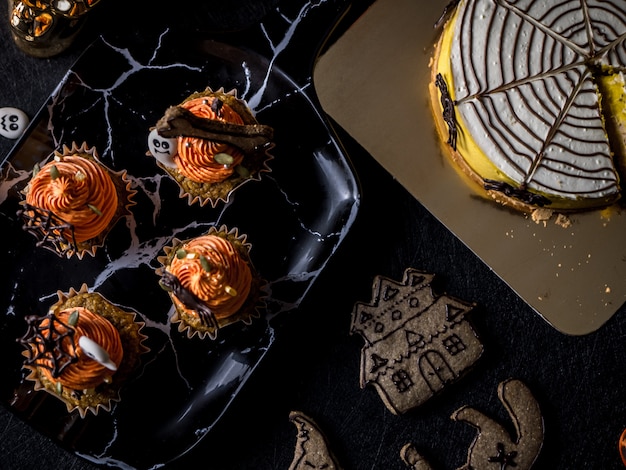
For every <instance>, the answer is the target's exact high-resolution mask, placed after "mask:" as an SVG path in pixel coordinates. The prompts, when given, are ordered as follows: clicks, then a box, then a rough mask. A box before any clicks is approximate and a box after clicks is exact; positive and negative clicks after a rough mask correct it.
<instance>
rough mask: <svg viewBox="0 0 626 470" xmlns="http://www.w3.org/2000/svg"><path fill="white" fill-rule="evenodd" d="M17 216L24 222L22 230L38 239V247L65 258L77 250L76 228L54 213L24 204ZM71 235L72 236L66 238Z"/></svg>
mask: <svg viewBox="0 0 626 470" xmlns="http://www.w3.org/2000/svg"><path fill="white" fill-rule="evenodd" d="M22 207H23V209H20V210H18V211H17V216H18V217H20V218H22V219H23V220H24V225H22V229H23V230H24V231H26V232H29V233H31V234H32V235H34V236H35V238H37V243H36V245H37V246H38V247H44V248H48V247H49V249H51V250H52V251H54V252H56V253H59V254H60V255H61V256H65V255H67V254H68V253H72V252H74V251H75V250H76V237H75V236H74V226H73V225H72V224H70V223H69V222H65V221H64V220H63V219H61V218H60V217H57V216H56V215H54V213H53V212H52V211H49V210H47V209H42V208H40V207H35V206H32V205H30V204H27V203H24V204H23V206H22ZM66 233H69V234H70V235H71V236H70V237H66V236H65V234H66Z"/></svg>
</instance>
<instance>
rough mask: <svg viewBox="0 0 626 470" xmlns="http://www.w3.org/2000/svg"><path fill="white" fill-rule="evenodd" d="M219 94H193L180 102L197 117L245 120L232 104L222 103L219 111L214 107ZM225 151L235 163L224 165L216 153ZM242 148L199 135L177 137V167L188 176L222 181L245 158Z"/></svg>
mask: <svg viewBox="0 0 626 470" xmlns="http://www.w3.org/2000/svg"><path fill="white" fill-rule="evenodd" d="M217 99H218V98H216V97H214V96H206V97H200V98H194V99H191V100H189V101H186V102H185V103H183V104H181V105H180V106H181V107H183V108H185V109H187V110H189V111H191V112H192V113H193V114H195V115H196V116H198V117H202V118H206V119H212V120H216V121H222V122H228V123H231V124H240V125H241V124H244V121H243V119H242V118H241V116H239V114H237V113H236V112H235V111H234V110H233V109H232V108H231V107H230V106H229V105H227V104H226V103H223V104H222V106H221V108H220V110H219V112H215V111H214V110H213V109H212V104H213V103H214V101H215V100H217ZM219 153H225V154H227V155H230V156H231V157H232V159H233V161H232V163H230V164H228V165H224V163H218V162H216V161H215V155H217V154H219ZM243 157H244V155H243V152H242V151H241V150H239V149H238V148H237V147H234V146H232V145H229V144H225V143H222V142H217V141H213V140H208V139H200V138H196V137H179V138H178V155H176V156H175V157H174V161H175V162H176V164H177V166H178V171H180V172H181V174H183V175H184V176H185V177H186V178H189V179H190V180H192V181H195V182H197V183H219V182H221V181H224V180H225V179H226V178H228V177H229V176H230V175H232V174H233V171H234V168H235V167H236V166H237V165H239V164H240V163H241V162H242V160H243Z"/></svg>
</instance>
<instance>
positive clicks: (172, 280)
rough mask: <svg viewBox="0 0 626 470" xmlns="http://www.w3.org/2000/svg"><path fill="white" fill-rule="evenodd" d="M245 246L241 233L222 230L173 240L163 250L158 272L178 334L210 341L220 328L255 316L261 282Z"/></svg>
mask: <svg viewBox="0 0 626 470" xmlns="http://www.w3.org/2000/svg"><path fill="white" fill-rule="evenodd" d="M250 248H251V246H250V244H248V243H246V236H245V235H239V233H238V231H237V229H232V230H228V229H227V228H226V227H225V226H221V227H220V228H219V229H218V228H215V227H211V229H210V230H209V231H208V232H207V233H205V234H203V235H200V236H198V237H195V238H191V239H189V240H186V241H180V240H178V239H174V241H173V244H172V246H170V247H166V248H165V255H164V256H161V257H159V258H158V260H159V262H160V263H161V267H160V268H158V269H157V274H158V275H159V276H160V281H159V283H160V285H161V287H163V289H165V290H166V291H167V292H168V293H169V296H170V298H171V300H172V302H173V304H174V314H173V316H172V318H171V321H172V323H177V324H178V330H179V331H181V332H186V333H187V336H188V337H190V338H191V337H193V336H194V335H196V334H197V335H198V336H199V337H200V338H204V337H205V336H207V335H208V336H209V337H210V338H211V339H215V338H216V337H217V332H218V330H219V329H220V328H223V327H225V326H227V325H230V324H232V323H235V322H238V321H242V322H244V323H247V324H249V323H250V322H251V321H252V319H253V318H254V317H258V316H259V310H260V309H261V308H262V307H263V306H264V304H265V302H264V294H263V289H264V286H265V282H264V281H263V280H262V279H261V278H260V276H259V275H258V273H257V272H256V270H255V269H254V267H253V265H252V262H251V261H250Z"/></svg>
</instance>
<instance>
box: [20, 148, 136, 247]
mask: <svg viewBox="0 0 626 470" xmlns="http://www.w3.org/2000/svg"><path fill="white" fill-rule="evenodd" d="M135 193H136V191H134V190H131V189H130V182H129V181H128V180H127V178H126V172H125V171H121V172H115V171H113V170H110V169H109V168H107V167H106V166H104V165H103V164H102V163H100V162H99V161H98V157H97V153H96V150H95V149H94V148H89V147H88V146H87V144H85V143H83V144H82V145H81V146H80V147H78V146H77V145H76V144H75V143H74V144H72V147H71V148H68V147H66V146H64V147H63V150H62V152H54V154H53V155H52V158H51V159H50V160H49V161H48V162H47V163H45V164H44V165H43V166H39V165H37V166H36V167H35V168H34V169H33V176H32V178H31V180H30V182H29V183H28V185H27V186H26V188H25V189H24V195H25V200H24V201H22V203H21V204H22V209H21V210H20V212H19V214H20V216H21V217H22V218H23V220H24V226H23V228H24V230H26V231H28V232H31V233H32V234H33V235H35V237H37V238H38V240H39V241H38V243H37V245H38V246H43V247H45V248H48V249H50V250H52V251H55V252H56V253H58V254H59V255H61V256H67V257H68V258H69V257H71V256H72V255H74V254H76V255H77V256H78V257H79V258H82V257H83V256H84V254H85V253H89V254H91V255H92V256H93V255H95V252H96V249H97V248H98V247H100V246H102V245H103V244H104V240H105V238H106V236H107V234H108V233H109V231H110V230H111V229H112V228H113V226H114V225H115V223H116V222H117V221H118V220H119V219H120V218H121V217H123V216H125V215H129V214H130V210H129V207H130V206H131V205H133V204H134V202H133V201H132V199H131V198H132V196H133V195H134V194H135Z"/></svg>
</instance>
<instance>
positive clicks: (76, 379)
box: [20, 285, 148, 418]
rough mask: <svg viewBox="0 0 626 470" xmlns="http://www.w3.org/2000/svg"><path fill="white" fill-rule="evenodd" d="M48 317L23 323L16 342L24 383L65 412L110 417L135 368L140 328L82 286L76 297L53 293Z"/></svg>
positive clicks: (132, 316)
mask: <svg viewBox="0 0 626 470" xmlns="http://www.w3.org/2000/svg"><path fill="white" fill-rule="evenodd" d="M58 297H59V300H58V302H57V303H56V304H55V305H54V306H52V308H51V309H50V311H49V312H48V314H47V315H45V316H43V317H41V316H37V315H33V316H29V317H27V318H26V320H27V322H28V331H27V332H26V334H25V335H24V336H23V337H22V338H21V339H20V342H21V343H22V344H23V345H24V346H25V348H26V350H25V351H24V352H23V353H22V354H23V355H24V357H25V358H26V360H25V364H24V367H25V368H26V369H27V370H29V371H30V373H29V375H28V376H27V377H26V378H27V379H28V380H31V381H33V382H35V390H45V391H46V392H48V393H50V394H52V395H54V396H55V397H57V398H58V399H60V400H61V401H63V402H64V403H65V405H66V407H67V410H68V411H69V412H72V411H74V410H76V411H78V413H79V414H80V416H81V417H83V418H84V417H85V415H86V414H87V412H92V413H93V414H97V413H98V410H99V409H104V410H106V411H110V409H111V405H112V403H113V402H115V401H119V400H120V396H119V391H120V388H121V386H122V385H123V384H124V382H125V381H126V380H127V378H128V377H129V375H130V374H131V373H132V372H133V371H134V370H135V369H136V368H137V367H138V365H139V363H140V356H141V354H143V353H145V352H147V351H148V348H147V347H146V346H144V345H143V341H144V340H145V339H146V336H145V335H144V334H143V333H142V332H141V330H142V328H143V326H144V323H143V322H138V321H137V320H136V314H135V313H133V312H128V311H125V310H123V309H121V308H119V307H117V306H115V305H113V304H112V303H110V302H108V301H107V300H106V299H105V298H104V297H102V296H101V295H100V294H97V293H89V292H88V289H87V286H86V285H83V286H82V287H81V289H80V291H79V292H76V291H75V290H73V289H72V290H71V291H70V292H69V294H68V295H66V294H63V293H61V292H58Z"/></svg>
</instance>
